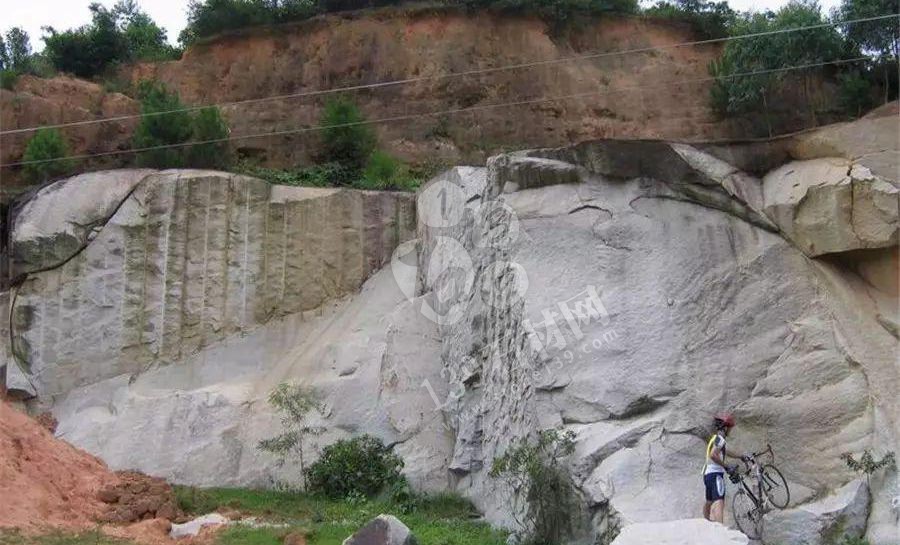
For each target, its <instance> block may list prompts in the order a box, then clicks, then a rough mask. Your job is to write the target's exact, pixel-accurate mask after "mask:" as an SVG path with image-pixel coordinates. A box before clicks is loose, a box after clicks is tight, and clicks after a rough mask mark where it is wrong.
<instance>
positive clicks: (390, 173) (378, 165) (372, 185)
mask: <svg viewBox="0 0 900 545" xmlns="http://www.w3.org/2000/svg"><path fill="white" fill-rule="evenodd" d="M356 186H357V187H359V188H361V189H396V190H400V191H412V190H414V189H415V188H416V187H418V180H416V179H415V178H413V176H412V175H410V173H409V170H408V169H407V168H406V165H404V164H403V163H402V162H401V161H400V160H399V159H395V158H394V157H392V156H391V155H389V154H387V153H385V152H383V151H374V152H373V153H372V155H371V156H370V157H369V162H368V163H367V164H366V169H365V170H364V171H363V174H362V179H361V180H360V182H358V183H357V184H356Z"/></svg>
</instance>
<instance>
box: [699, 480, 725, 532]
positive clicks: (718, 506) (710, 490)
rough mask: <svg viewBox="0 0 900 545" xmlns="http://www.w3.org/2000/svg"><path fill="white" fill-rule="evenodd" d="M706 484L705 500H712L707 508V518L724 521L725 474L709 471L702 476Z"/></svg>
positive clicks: (719, 521) (721, 522)
mask: <svg viewBox="0 0 900 545" xmlns="http://www.w3.org/2000/svg"><path fill="white" fill-rule="evenodd" d="M703 481H704V483H705V484H706V500H707V501H710V502H712V505H711V506H710V509H709V520H711V521H713V522H718V523H720V524H724V523H725V475H724V474H722V473H711V474H709V475H706V476H704V479H703Z"/></svg>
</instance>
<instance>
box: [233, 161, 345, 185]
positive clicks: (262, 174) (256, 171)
mask: <svg viewBox="0 0 900 545" xmlns="http://www.w3.org/2000/svg"><path fill="white" fill-rule="evenodd" d="M235 170H236V171H237V172H239V173H241V174H246V175H247V176H253V177H256V178H260V179H263V180H265V181H267V182H269V183H270V184H274V185H290V186H297V187H330V186H332V185H334V182H333V181H332V180H335V179H343V178H344V177H346V175H345V174H344V173H343V167H341V166H340V165H338V164H335V163H325V164H323V165H313V166H309V167H298V168H289V169H280V168H266V167H262V166H259V165H255V164H252V163H248V162H241V163H238V165H237V167H236V168H235Z"/></svg>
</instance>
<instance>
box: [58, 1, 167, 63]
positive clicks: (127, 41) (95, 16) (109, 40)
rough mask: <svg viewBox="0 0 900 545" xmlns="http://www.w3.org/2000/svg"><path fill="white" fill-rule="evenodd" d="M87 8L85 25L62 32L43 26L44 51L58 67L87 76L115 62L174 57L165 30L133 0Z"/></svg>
mask: <svg viewBox="0 0 900 545" xmlns="http://www.w3.org/2000/svg"><path fill="white" fill-rule="evenodd" d="M88 9H90V11H91V23H90V24H88V25H84V26H82V27H79V28H75V29H69V30H66V31H63V32H57V31H56V29H54V28H53V27H44V31H45V33H46V34H45V36H44V43H45V44H46V49H45V54H46V55H47V56H48V57H49V59H50V61H51V62H52V63H53V65H54V66H55V67H56V69H57V70H60V71H62V72H69V73H72V74H75V75H76V76H80V77H84V78H90V77H93V76H96V75H98V74H101V73H103V72H104V71H105V70H107V69H108V68H109V67H111V66H113V65H115V64H116V63H120V62H126V61H133V60H163V59H167V58H173V57H175V56H177V54H178V52H177V50H176V49H175V48H173V47H172V46H170V45H169V44H168V42H167V40H166V31H165V30H163V29H162V28H161V27H159V26H158V25H157V24H156V23H155V22H154V21H153V19H151V18H150V16H149V15H147V14H146V13H144V12H143V11H141V10H140V8H139V7H138V5H137V3H136V2H135V1H134V0H120V1H119V2H117V3H116V4H115V6H114V7H113V8H112V9H107V8H105V7H103V6H102V5H101V4H98V3H94V4H91V5H90V6H89V7H88Z"/></svg>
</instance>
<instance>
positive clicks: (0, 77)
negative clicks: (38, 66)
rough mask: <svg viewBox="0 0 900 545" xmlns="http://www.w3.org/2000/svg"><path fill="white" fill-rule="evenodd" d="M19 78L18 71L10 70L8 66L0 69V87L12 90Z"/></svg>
mask: <svg viewBox="0 0 900 545" xmlns="http://www.w3.org/2000/svg"><path fill="white" fill-rule="evenodd" d="M18 80H19V73H18V72H16V71H15V70H10V69H9V68H4V69H2V70H0V87H2V88H3V89H7V90H10V91H11V90H12V88H13V87H15V86H16V81H18Z"/></svg>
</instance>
